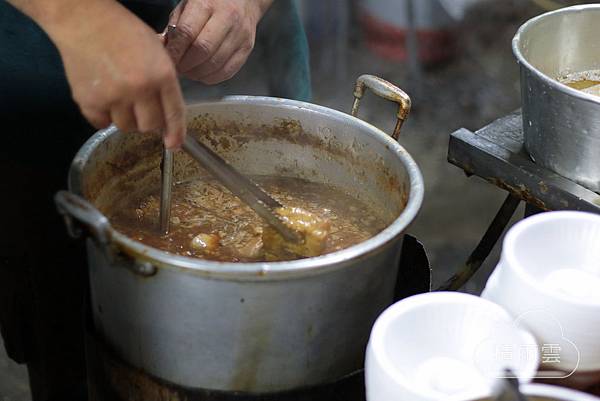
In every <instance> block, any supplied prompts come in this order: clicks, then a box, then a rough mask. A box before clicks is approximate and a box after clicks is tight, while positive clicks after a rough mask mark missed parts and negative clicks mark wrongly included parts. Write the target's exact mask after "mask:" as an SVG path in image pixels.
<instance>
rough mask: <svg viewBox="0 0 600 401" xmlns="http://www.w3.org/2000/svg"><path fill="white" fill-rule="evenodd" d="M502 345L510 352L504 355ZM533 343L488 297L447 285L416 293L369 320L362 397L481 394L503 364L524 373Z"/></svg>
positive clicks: (375, 400)
mask: <svg viewBox="0 0 600 401" xmlns="http://www.w3.org/2000/svg"><path fill="white" fill-rule="evenodd" d="M509 351H510V352H512V357H510V358H508V357H507V358H504V357H503V356H507V355H508V353H509ZM523 351H527V353H525V352H523ZM537 351H538V347H537V344H536V342H535V339H534V338H533V336H532V335H531V334H530V333H528V332H527V331H525V330H523V329H521V328H519V327H518V326H517V325H516V324H515V323H514V321H513V319H512V318H511V317H510V315H509V314H508V313H507V312H506V311H505V310H504V309H502V308H501V307H499V306H498V305H496V304H494V303H492V302H489V301H486V300H484V299H481V298H479V297H475V296H473V295H468V294H461V293H451V292H437V293H428V294H421V295H416V296H413V297H410V298H407V299H405V300H402V301H400V302H398V303H396V304H394V305H392V306H391V307H390V308H388V309H387V310H386V311H385V312H384V313H383V314H382V315H381V316H380V317H379V318H378V320H377V322H376V323H375V325H374V326H373V330H372V331H371V337H370V340H369V345H368V348H367V357H366V364H365V383H366V389H367V400H368V401H392V400H393V401H397V400H411V401H419V400H432V401H433V400H440V399H453V400H474V399H478V398H484V397H487V396H489V395H490V392H491V388H492V385H493V382H494V380H496V379H497V378H498V377H502V376H503V370H504V368H506V367H509V368H511V369H512V370H513V371H514V372H515V373H516V374H517V376H518V377H519V378H520V380H521V381H522V382H528V381H529V380H531V378H532V377H533V376H534V374H535V372H536V371H537V366H538V360H539V354H538V352H537ZM503 353H505V354H504V355H503Z"/></svg>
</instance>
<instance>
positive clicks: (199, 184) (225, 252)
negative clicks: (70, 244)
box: [108, 176, 389, 262]
mask: <svg viewBox="0 0 600 401" xmlns="http://www.w3.org/2000/svg"><path fill="white" fill-rule="evenodd" d="M252 179H253V180H254V182H256V183H257V184H259V185H260V186H261V187H262V188H263V189H264V190H265V191H267V192H268V193H269V194H270V195H271V196H272V197H273V198H275V199H276V200H278V201H279V202H280V203H281V204H282V205H284V206H285V207H290V208H301V209H303V210H306V211H307V212H309V213H312V214H314V215H315V216H317V217H318V218H320V219H322V220H324V221H327V222H328V224H329V233H328V235H327V237H326V239H325V242H324V244H323V245H324V246H323V252H322V254H326V253H330V252H335V251H338V250H341V249H344V248H347V247H349V246H352V245H355V244H358V243H360V242H363V241H365V240H367V239H369V238H370V237H372V236H374V235H376V234H377V233H379V232H380V231H381V230H383V229H384V228H385V227H386V226H387V225H388V224H389V222H387V223H386V222H385V221H384V219H382V218H381V217H380V216H379V214H378V213H377V211H375V210H373V209H372V208H370V207H369V206H368V205H366V204H365V203H363V202H361V201H359V200H357V199H355V198H353V197H352V196H350V195H349V194H347V193H344V192H342V191H340V190H338V189H336V188H333V187H332V186H329V185H325V184H320V183H314V182H310V181H307V180H303V179H298V178H286V177H272V176H257V177H252ZM159 204H160V195H159V191H156V192H154V193H152V194H150V195H148V196H146V197H144V198H143V199H141V200H137V201H132V202H131V204H129V205H128V206H126V207H124V208H123V209H121V210H118V211H113V212H110V211H109V213H108V214H109V218H110V220H111V223H112V225H113V227H114V228H115V229H117V230H118V231H119V232H121V233H123V234H125V235H127V236H129V237H130V238H133V239H135V240H137V241H140V242H142V243H144V244H146V245H149V246H152V247H155V248H159V249H162V250H164V251H167V252H171V253H174V254H178V255H183V256H191V257H197V258H201V259H208V260H215V261H222V262H260V261H278V260H291V259H297V258H298V257H293V256H291V255H290V254H289V253H286V252H281V253H272V252H265V246H264V244H263V243H262V241H263V231H264V222H263V221H262V219H261V218H260V217H259V216H258V215H256V214H255V213H254V211H253V210H252V209H250V208H249V207H248V206H246V205H245V204H244V203H242V201H240V200H239V199H238V198H237V197H235V196H234V195H233V194H231V193H230V192H229V191H227V190H226V189H225V188H224V187H222V186H221V185H220V184H219V183H218V182H217V181H215V180H213V179H211V178H202V179H197V180H193V181H187V182H182V183H177V184H176V185H175V186H174V188H173V203H172V211H171V230H170V232H169V234H167V235H162V236H161V235H159V234H158V229H157V222H158V216H159Z"/></svg>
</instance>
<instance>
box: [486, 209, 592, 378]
mask: <svg viewBox="0 0 600 401" xmlns="http://www.w3.org/2000/svg"><path fill="white" fill-rule="evenodd" d="M482 297H484V298H486V299H489V300H491V301H493V302H496V303H498V304H499V305H501V306H503V307H504V308H506V309H507V310H508V311H509V312H510V313H511V314H512V315H513V317H514V318H515V319H518V320H519V321H520V322H521V323H522V324H523V325H524V326H525V327H527V328H528V329H529V330H530V331H531V332H532V333H533V334H534V335H535V336H536V338H537V340H538V342H539V343H540V346H541V358H542V359H541V364H540V369H541V370H542V371H552V370H560V371H562V374H563V375H564V376H566V375H569V374H570V373H573V372H574V371H577V372H582V371H596V370H599V371H600V216H598V215H594V214H590V213H582V212H551V213H543V214H540V215H536V216H533V217H530V218H528V219H526V220H523V221H521V222H520V223H518V224H517V225H516V226H514V227H513V228H512V229H511V230H510V231H509V233H508V234H507V235H506V238H505V240H504V246H503V250H502V258H501V262H500V264H499V265H498V267H497V268H496V270H495V271H494V273H493V274H492V276H491V277H490V279H489V280H488V283H487V285H486V288H485V290H484V292H483V294H482ZM541 375H542V376H543V375H544V373H543V372H542V373H541ZM552 376H554V374H553V375H552Z"/></svg>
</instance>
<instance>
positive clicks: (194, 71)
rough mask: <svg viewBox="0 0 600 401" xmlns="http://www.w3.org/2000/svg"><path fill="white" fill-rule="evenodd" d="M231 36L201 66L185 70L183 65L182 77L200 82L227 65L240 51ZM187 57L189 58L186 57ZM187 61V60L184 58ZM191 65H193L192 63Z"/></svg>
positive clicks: (181, 69) (196, 65) (197, 65)
mask: <svg viewBox="0 0 600 401" xmlns="http://www.w3.org/2000/svg"><path fill="white" fill-rule="evenodd" d="M230 36H232V35H231V34H229V35H228V37H227V38H226V39H225V41H224V43H223V44H222V45H221V47H219V49H218V50H217V51H216V53H215V54H214V55H213V56H212V57H211V58H210V59H208V60H206V61H205V62H203V63H200V64H194V65H192V68H189V69H184V68H183V67H182V66H183V63H182V66H180V68H179V70H180V71H181V73H182V75H184V76H185V77H187V78H189V79H193V80H197V81H198V80H200V79H201V78H202V77H205V76H206V75H209V74H212V73H214V72H216V71H218V70H220V69H221V68H223V66H224V65H225V63H227V62H228V61H229V59H230V58H231V57H232V56H233V55H234V54H235V53H236V52H237V50H238V49H239V44H238V43H236V42H234V40H235V39H234V38H231V39H230ZM186 57H187V56H186ZM184 60H185V58H184ZM190 64H191V63H190Z"/></svg>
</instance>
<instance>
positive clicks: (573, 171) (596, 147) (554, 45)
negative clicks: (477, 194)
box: [513, 4, 600, 192]
mask: <svg viewBox="0 0 600 401" xmlns="http://www.w3.org/2000/svg"><path fill="white" fill-rule="evenodd" d="M598 21H600V5H598V4H596V5H583V6H575V7H568V8H563V9H561V10H558V11H554V12H550V13H547V14H543V15H541V16H539V17H536V18H533V19H532V20H530V21H528V22H527V23H525V24H524V25H523V26H522V27H521V28H520V29H519V31H518V33H517V35H516V36H515V38H514V40H513V52H514V54H515V56H516V57H517V60H518V61H519V64H520V66H521V93H522V101H523V129H524V132H525V147H526V148H527V150H528V151H529V154H530V155H531V157H532V158H533V159H534V160H535V162H536V163H539V164H540V165H542V166H544V167H546V168H549V169H551V170H552V171H554V172H556V173H558V174H560V175H562V176H564V177H567V178H570V179H572V180H574V181H576V182H579V183H580V184H581V185H583V186H585V187H587V188H589V189H591V190H593V191H596V192H600V98H599V97H596V96H593V95H590V94H586V93H583V92H581V91H578V90H575V89H572V88H570V87H568V86H566V85H564V84H561V83H560V82H558V81H556V78H558V77H560V76H562V75H564V74H566V73H570V72H580V71H588V70H595V69H600V56H599V54H600V40H598V38H600V23H598Z"/></svg>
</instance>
